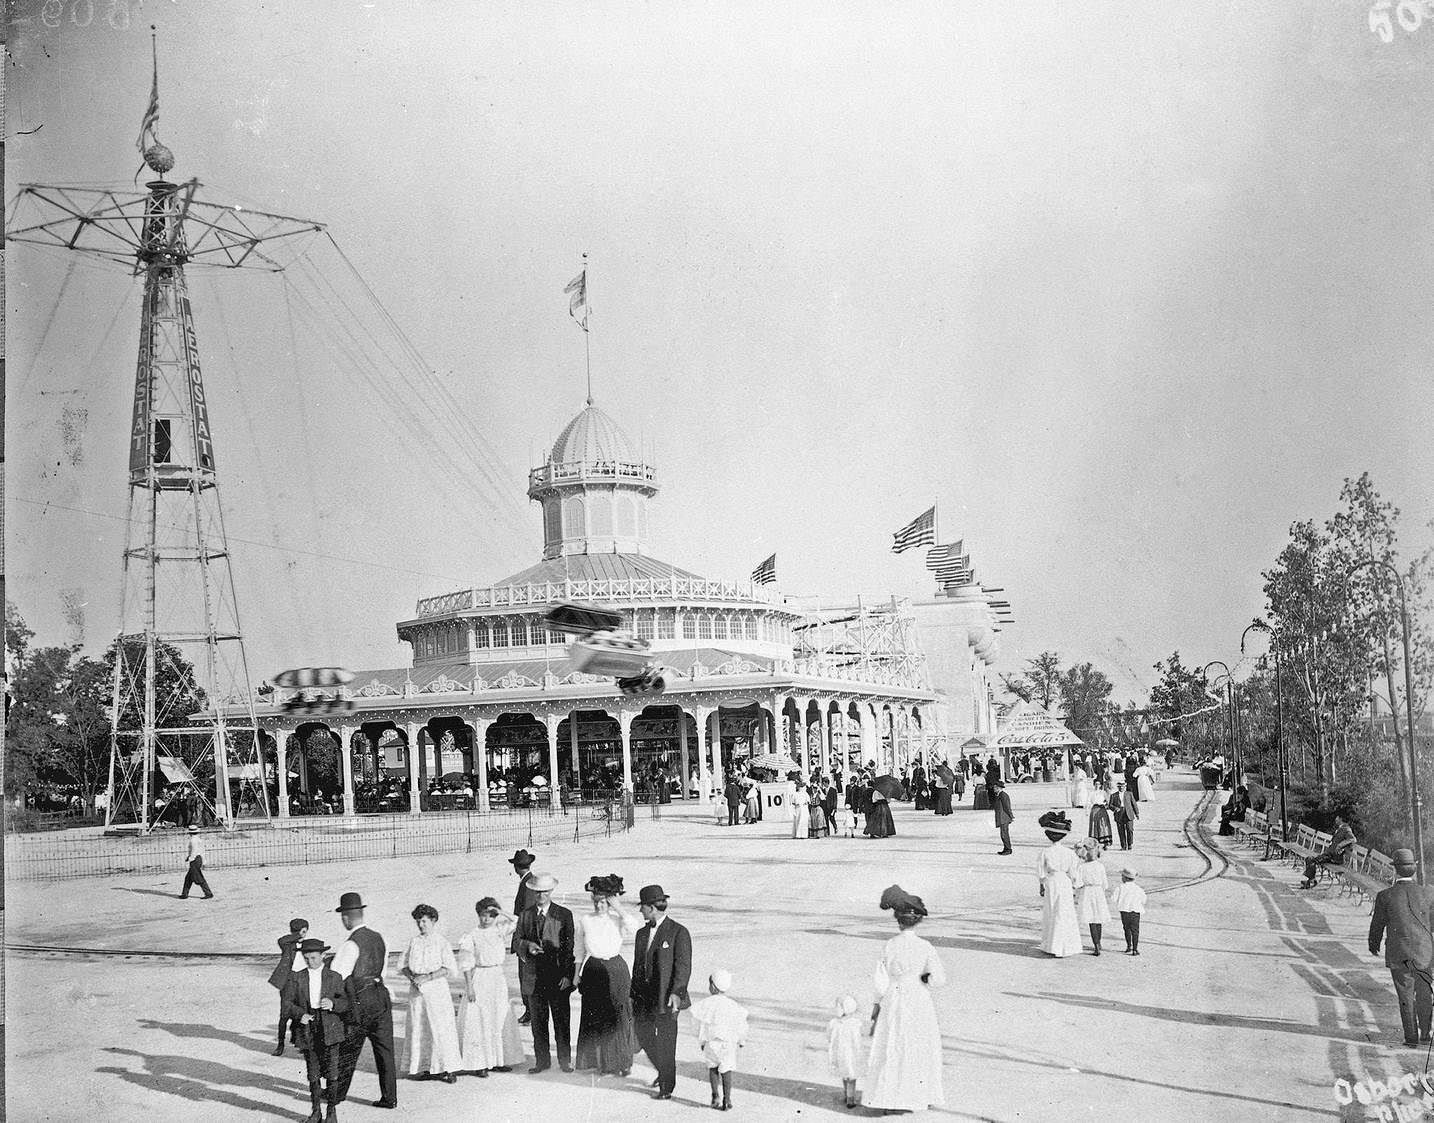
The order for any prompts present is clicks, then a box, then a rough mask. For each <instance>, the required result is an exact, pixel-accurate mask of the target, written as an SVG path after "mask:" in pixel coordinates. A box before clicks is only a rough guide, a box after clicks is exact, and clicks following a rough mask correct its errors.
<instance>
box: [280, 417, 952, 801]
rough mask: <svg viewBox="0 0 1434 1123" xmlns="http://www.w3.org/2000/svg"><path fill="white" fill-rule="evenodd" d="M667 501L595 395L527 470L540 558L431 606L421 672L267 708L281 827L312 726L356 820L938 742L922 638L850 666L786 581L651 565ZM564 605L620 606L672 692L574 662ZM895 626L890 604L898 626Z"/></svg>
mask: <svg viewBox="0 0 1434 1123" xmlns="http://www.w3.org/2000/svg"><path fill="white" fill-rule="evenodd" d="M658 492H659V483H658V474H657V471H656V469H655V468H654V467H653V466H652V465H651V464H648V463H646V462H645V460H644V458H643V457H642V456H641V455H640V454H639V453H638V452H637V450H635V448H634V446H633V444H632V442H631V441H630V440H629V439H628V437H627V435H626V434H625V433H624V432H623V430H622V429H621V427H620V426H619V425H618V424H617V423H616V422H615V421H614V420H613V419H612V418H611V417H610V416H608V414H606V413H605V412H603V411H602V410H601V409H599V408H598V407H597V406H596V405H594V404H592V402H591V401H589V402H588V404H587V405H586V407H585V408H584V409H583V410H582V411H581V412H580V413H578V415H577V416H576V417H574V418H573V419H572V421H571V422H569V423H568V425H567V426H566V428H564V429H563V431H562V433H561V434H560V435H559V437H558V438H557V440H556V441H555V442H554V444H553V446H552V448H551V450H550V451H549V452H548V454H547V456H546V457H545V458H544V460H543V462H542V463H541V464H539V465H538V466H537V467H535V468H533V469H532V470H531V471H530V472H529V474H528V497H529V498H530V499H531V500H532V501H533V502H535V503H537V504H538V505H539V506H540V507H541V509H542V528H543V549H542V556H541V558H540V559H539V560H538V561H537V562H536V563H535V564H534V565H531V566H529V567H528V568H527V569H524V570H522V571H521V572H518V573H515V574H512V575H511V576H508V577H505V578H503V579H502V580H499V581H495V582H493V583H492V584H490V585H485V586H482V587H477V588H470V589H460V590H456V591H453V592H449V593H445V594H443V595H441V596H435V597H428V598H424V599H422V600H420V601H419V602H418V604H417V606H416V608H415V610H414V614H413V616H412V617H411V618H410V619H407V620H403V621H400V622H399V623H398V625H397V628H398V635H399V638H400V639H401V640H403V641H404V642H406V643H408V644H410V645H411V646H412V649H413V665H412V667H411V668H396V669H387V670H366V671H358V672H356V673H355V678H354V680H353V681H352V682H351V683H350V684H349V686H348V688H347V693H348V696H349V698H351V699H352V700H353V702H354V709H353V710H351V711H348V712H345V713H342V714H340V715H334V716H328V715H323V716H318V717H314V718H312V719H309V718H305V719H303V720H299V719H297V718H296V717H295V716H294V715H291V714H285V713H283V712H282V711H281V710H280V709H279V707H278V705H277V704H278V703H282V701H283V700H284V699H283V697H282V696H281V697H276V698H275V699H274V700H273V701H274V703H276V704H275V705H271V706H267V707H264V708H263V709H261V710H260V715H261V724H262V726H263V728H264V732H265V734H267V735H268V736H271V737H273V739H274V741H275V745H274V750H273V751H274V752H275V754H276V755H277V757H278V760H277V765H278V767H277V769H276V771H277V773H278V776H279V777H280V778H281V788H280V792H279V800H278V803H279V808H280V811H279V815H280V818H283V817H284V816H286V815H288V814H289V809H290V806H289V805H290V793H289V792H288V791H287V788H288V771H289V764H290V763H291V760H290V758H292V757H294V756H296V755H297V763H298V766H299V767H298V776H299V778H298V787H299V788H301V789H303V790H304V791H306V792H307V791H308V790H309V789H310V787H311V785H310V782H309V776H308V775H307V768H306V767H305V764H304V755H303V752H302V749H301V748H300V746H302V745H303V744H304V743H305V742H306V741H307V740H308V738H309V735H310V734H311V733H312V732H313V731H314V730H315V729H316V728H318V727H325V728H327V729H328V730H329V731H330V732H331V733H332V735H333V736H334V738H335V739H336V741H337V743H338V744H339V745H341V746H348V748H349V750H350V751H348V752H342V753H340V754H339V755H340V758H341V764H342V782H343V792H342V801H343V811H344V812H345V813H348V814H354V813H355V812H359V811H408V812H415V813H416V812H420V811H426V810H441V809H448V808H449V807H450V806H454V801H453V799H452V798H450V796H447V795H440V794H436V793H433V794H430V790H431V789H432V788H433V787H434V781H435V780H438V781H443V780H445V778H446V779H447V781H448V782H447V784H446V785H445V786H447V787H449V788H455V787H456V788H461V787H462V786H464V784H465V783H466V784H467V786H469V787H471V789H472V791H473V793H474V795H473V803H474V804H475V805H476V806H477V807H478V808H479V809H486V808H487V807H488V805H489V802H490V799H491V800H493V801H495V802H496V801H497V800H498V799H499V798H500V796H503V797H506V793H507V792H508V791H509V790H510V789H509V788H508V787H507V785H508V783H510V782H511V783H512V784H513V785H514V786H516V787H519V788H521V787H527V786H529V785H531V784H533V782H534V780H535V779H536V778H537V777H542V782H541V785H540V786H541V787H544V788H547V789H549V790H552V787H553V781H554V779H555V778H557V779H558V780H560V781H561V783H562V785H563V786H565V787H569V788H571V787H581V788H582V789H584V790H586V789H592V788H597V789H609V790H610V789H612V788H616V787H619V786H621V787H624V788H627V789H629V790H635V791H636V793H637V794H638V795H639V797H642V796H644V795H645V794H646V793H647V792H648V791H650V790H652V789H653V784H654V783H656V782H657V777H658V776H659V775H663V776H665V777H666V778H667V779H668V781H669V782H671V781H676V780H678V779H679V778H680V784H674V785H673V786H674V787H678V788H680V792H681V794H682V796H683V797H686V796H688V795H689V793H693V792H695V793H696V794H697V796H698V798H701V799H703V800H706V799H709V798H711V794H712V792H713V789H714V783H713V778H714V777H716V778H718V781H719V786H720V778H721V777H722V776H723V774H724V770H725V769H726V768H728V767H729V766H730V765H731V764H732V763H733V762H734V761H738V760H741V759H742V758H745V757H750V756H755V755H760V754H764V753H769V752H779V753H786V754H789V755H790V756H791V757H793V758H794V759H795V760H796V761H797V763H798V764H799V765H800V766H801V767H802V768H803V769H817V768H820V769H821V770H823V771H830V769H831V768H832V767H833V766H837V767H841V768H843V770H845V769H846V768H848V767H849V766H850V765H849V762H853V763H854V762H858V761H867V760H876V761H878V762H879V764H880V765H882V766H883V767H885V768H899V767H900V766H901V765H902V764H903V763H905V762H907V761H909V760H910V759H912V758H913V757H914V756H916V755H917V754H918V753H921V752H924V751H928V750H929V749H932V748H935V747H937V746H938V745H939V744H940V743H941V738H942V736H943V733H944V731H943V730H942V729H941V728H939V726H940V724H941V722H940V717H939V714H938V712H937V711H938V709H939V707H937V706H936V705H935V702H936V693H935V692H934V691H933V690H932V688H931V684H930V681H929V679H928V675H927V671H926V665H925V659H924V656H923V655H922V654H921V652H920V650H919V646H918V645H916V644H915V641H914V633H912V634H911V636H910V643H909V645H908V646H909V650H906V651H904V652H901V653H899V654H900V657H898V658H888V657H883V656H882V655H881V654H880V653H877V654H876V655H871V656H869V655H868V654H867V653H862V654H860V657H853V654H852V651H851V650H850V647H849V645H848V646H847V647H840V646H836V647H830V648H824V647H823V645H822V643H821V642H820V641H818V640H817V639H815V637H816V636H817V635H818V634H819V633H821V632H822V631H823V630H824V629H825V628H826V625H825V623H824V622H821V621H817V620H815V619H814V618H810V617H806V616H804V615H803V614H802V613H800V612H798V611H795V610H794V609H793V608H792V607H790V606H788V605H787V604H786V603H784V600H783V598H782V596H781V595H780V594H779V593H778V592H777V591H776V589H775V586H773V585H758V584H754V583H752V582H750V581H727V580H715V579H712V578H708V577H703V576H699V575H698V574H696V573H693V572H691V571H690V570H687V569H682V568H679V567H678V566H676V565H674V564H672V563H670V562H667V561H663V560H660V559H658V558H655V557H653V556H652V555H651V554H650V553H649V551H648V546H647V538H648V504H649V503H651V502H652V501H653V500H654V499H655V498H656V496H657V494H658ZM563 601H581V602H586V603H591V604H597V605H603V606H605V607H610V608H613V609H615V610H617V611H620V612H621V613H622V615H623V618H624V626H625V628H626V629H627V630H629V631H630V632H631V633H632V634H634V635H636V636H638V637H640V638H642V639H645V640H648V641H649V642H650V643H651V644H652V646H653V649H654V651H655V653H656V658H657V660H658V661H659V662H661V663H663V664H665V665H667V666H669V667H671V668H672V669H673V670H674V671H675V672H676V674H675V675H674V676H673V678H672V679H671V680H670V681H669V683H668V687H667V690H666V692H665V693H664V694H662V695H658V696H626V695H623V694H622V693H621V692H620V691H619V690H618V688H617V686H616V683H615V682H614V681H613V680H612V679H611V678H605V677H597V676H594V675H588V674H582V673H579V672H575V671H573V670H571V669H570V667H569V665H568V659H567V652H566V643H567V641H568V639H569V638H570V637H567V636H564V635H561V634H559V633H557V632H553V631H549V630H548V629H547V628H546V627H545V624H544V614H545V613H546V612H547V610H548V608H549V607H550V606H552V605H554V604H557V603H559V602H563ZM863 611H867V612H872V611H873V610H863ZM881 611H882V610H876V611H875V612H874V613H873V621H874V625H873V626H875V622H876V616H877V615H879V614H880V612H881ZM896 615H897V614H896V613H895V606H892V608H891V610H890V611H888V612H887V616H889V617H891V618H892V619H895V617H896ZM908 617H909V614H908ZM893 634H894V633H893ZM282 693H283V692H280V694H281V695H282ZM411 750H416V751H411ZM404 779H406V781H407V783H406V784H405V783H403V782H402V781H403V780H404ZM401 789H406V790H402V792H401V795H399V794H398V793H399V792H400V790H401ZM385 793H386V794H385ZM334 794H337V793H334ZM459 805H466V804H459Z"/></svg>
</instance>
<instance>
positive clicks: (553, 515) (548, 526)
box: [543, 499, 563, 542]
mask: <svg viewBox="0 0 1434 1123" xmlns="http://www.w3.org/2000/svg"><path fill="white" fill-rule="evenodd" d="M562 536H563V507H562V504H561V503H559V502H558V501H557V500H556V499H552V500H549V501H548V503H547V505H546V506H545V507H544V508H543V537H544V538H545V539H547V541H549V542H556V541H557V540H558V539H559V538H561V537H562Z"/></svg>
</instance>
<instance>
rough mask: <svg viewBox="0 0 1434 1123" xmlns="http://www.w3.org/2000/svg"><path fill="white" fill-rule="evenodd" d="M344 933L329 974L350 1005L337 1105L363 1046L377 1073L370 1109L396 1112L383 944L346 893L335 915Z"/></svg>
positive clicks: (390, 1007)
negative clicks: (336, 977)
mask: <svg viewBox="0 0 1434 1123" xmlns="http://www.w3.org/2000/svg"><path fill="white" fill-rule="evenodd" d="M334 912H336V913H338V914H339V920H340V921H341V922H342V923H343V926H344V929H345V930H346V931H347V932H348V939H346V940H345V941H344V942H343V943H342V944H340V945H339V950H338V952H337V953H336V954H335V955H334V968H333V969H334V970H335V971H337V972H338V974H339V977H340V978H342V979H344V980H345V983H346V986H347V994H348V999H349V1021H350V1026H351V1032H350V1034H349V1038H348V1040H347V1041H345V1042H344V1044H343V1047H342V1051H341V1053H340V1055H339V1089H338V1099H337V1100H336V1101H335V1102H338V1103H342V1102H343V1101H344V1100H345V1099H347V1098H348V1094H349V1085H350V1084H351V1083H352V1082H353V1078H354V1070H355V1069H356V1068H358V1062H359V1057H360V1055H362V1053H363V1046H364V1042H365V1041H367V1042H368V1044H369V1047H370V1048H371V1049H372V1050H373V1065H374V1068H376V1069H377V1070H378V1087H379V1098H378V1099H377V1100H375V1101H374V1104H373V1106H374V1107H389V1108H392V1107H397V1106H398V1069H397V1067H396V1066H395V1065H394V1059H393V999H392V997H391V996H390V995H389V993H388V987H387V986H385V985H384V981H383V972H384V968H385V967H387V966H388V944H386V943H385V942H384V939H383V937H382V936H380V935H379V934H378V933H377V932H375V931H374V930H373V929H372V928H370V927H369V926H368V925H367V924H365V923H364V903H363V898H362V897H361V896H360V895H359V894H357V893H345V894H344V895H343V896H341V897H340V898H339V907H338V908H336V909H334Z"/></svg>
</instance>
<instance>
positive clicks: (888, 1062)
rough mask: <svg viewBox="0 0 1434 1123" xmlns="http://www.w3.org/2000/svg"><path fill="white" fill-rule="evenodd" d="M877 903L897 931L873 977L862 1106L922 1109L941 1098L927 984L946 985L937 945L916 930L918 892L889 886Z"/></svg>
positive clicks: (921, 914) (920, 915) (920, 912)
mask: <svg viewBox="0 0 1434 1123" xmlns="http://www.w3.org/2000/svg"><path fill="white" fill-rule="evenodd" d="M881 907H882V908H883V909H890V910H891V912H892V914H893V915H894V916H895V918H896V927H897V929H898V931H897V934H896V935H895V936H893V937H892V938H891V939H889V940H887V941H886V947H885V948H883V949H882V953H881V959H880V960H879V961H878V962H877V965H876V973H875V975H874V977H873V980H872V981H873V982H874V983H875V986H876V1001H877V1006H876V1010H875V1011H874V1013H873V1022H874V1024H873V1026H872V1034H871V1054H870V1056H869V1058H868V1063H867V1067H866V1071H867V1079H866V1090H865V1092H864V1093H863V1095H862V1106H863V1107H872V1108H878V1109H882V1110H886V1111H925V1110H926V1109H927V1108H928V1107H939V1106H941V1104H942V1103H943V1102H944V1100H945V1096H944V1093H943V1091H942V1085H941V1027H940V1026H939V1025H937V1023H936V1007H935V1005H934V1004H933V1003H932V1001H931V989H930V988H932V987H940V986H945V985H946V969H945V968H944V967H943V966H942V965H941V960H940V959H939V958H938V957H937V955H936V949H935V948H934V947H932V946H931V945H930V944H929V943H927V941H925V940H923V939H922V938H921V937H920V936H918V935H917V934H916V931H915V929H916V926H917V925H918V924H920V923H921V921H922V920H923V919H925V917H926V906H925V904H923V903H922V900H921V898H920V897H918V896H916V895H915V894H912V893H908V892H906V890H904V889H902V888H901V886H899V885H893V886H891V887H890V888H888V889H887V890H886V891H885V892H884V893H882V895H881Z"/></svg>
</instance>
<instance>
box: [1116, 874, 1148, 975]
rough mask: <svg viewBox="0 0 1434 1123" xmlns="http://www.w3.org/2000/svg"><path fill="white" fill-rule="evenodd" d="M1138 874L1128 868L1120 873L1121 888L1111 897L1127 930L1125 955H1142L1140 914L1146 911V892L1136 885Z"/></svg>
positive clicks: (1122, 925) (1122, 924)
mask: <svg viewBox="0 0 1434 1123" xmlns="http://www.w3.org/2000/svg"><path fill="white" fill-rule="evenodd" d="M1136 876H1137V874H1136V872H1135V871H1134V870H1133V869H1131V868H1130V867H1129V866H1127V867H1126V868H1125V869H1123V870H1121V871H1120V886H1119V888H1117V889H1116V891H1115V892H1114V894H1112V895H1111V902H1110V903H1111V904H1113V905H1114V906H1115V907H1116V911H1118V912H1119V913H1120V926H1121V927H1122V928H1124V929H1125V954H1126V955H1139V954H1140V914H1141V913H1143V912H1144V911H1145V890H1144V889H1142V888H1141V887H1140V886H1139V885H1137V884H1136V883H1135V879H1136Z"/></svg>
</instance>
